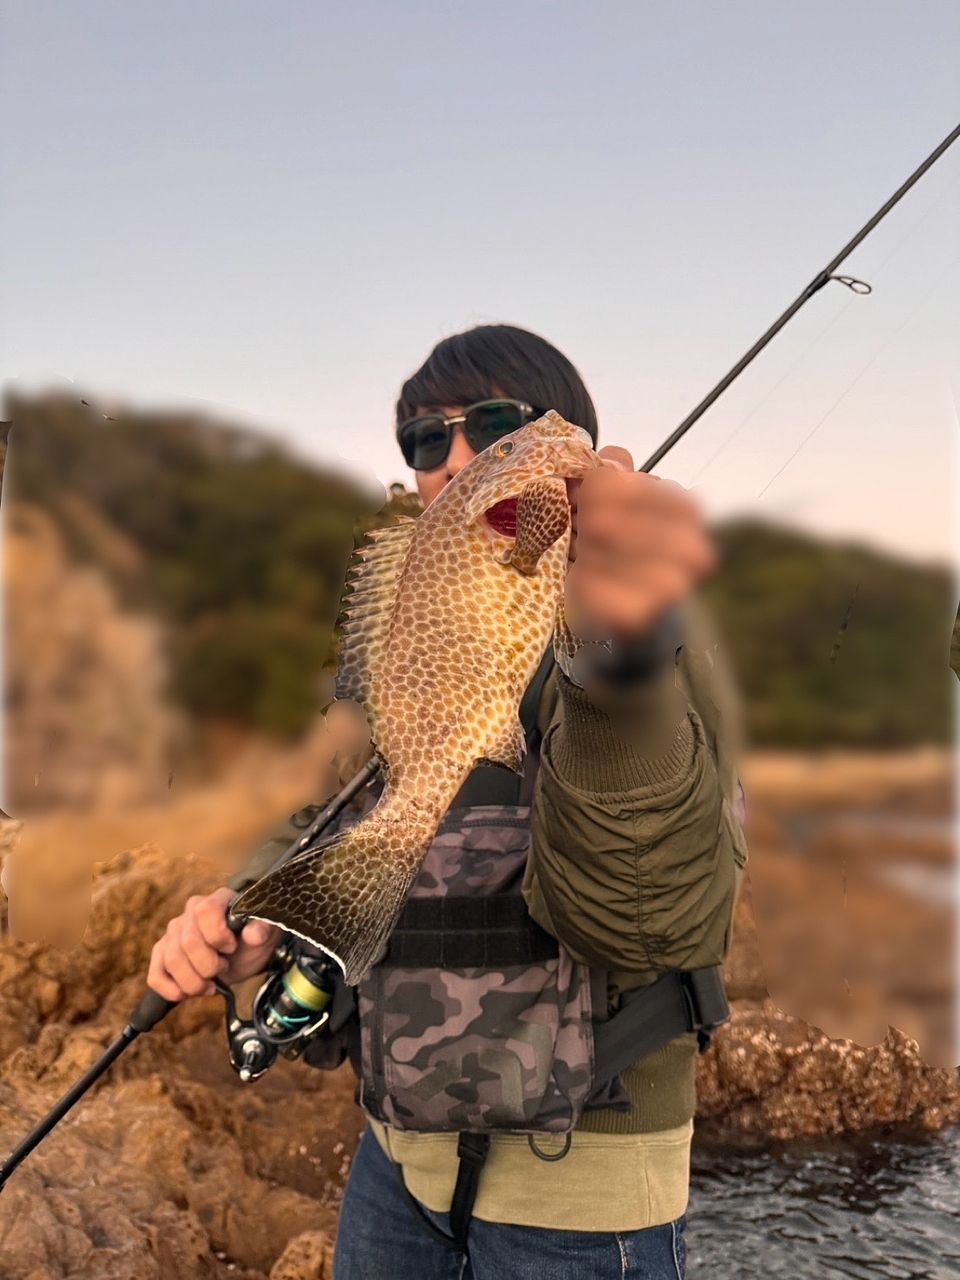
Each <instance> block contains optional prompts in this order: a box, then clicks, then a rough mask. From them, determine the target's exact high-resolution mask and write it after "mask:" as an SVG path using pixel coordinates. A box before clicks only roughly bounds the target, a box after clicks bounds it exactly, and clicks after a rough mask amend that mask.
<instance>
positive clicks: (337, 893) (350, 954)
mask: <svg viewBox="0 0 960 1280" xmlns="http://www.w3.org/2000/svg"><path fill="white" fill-rule="evenodd" d="M424 852H425V845H424ZM417 869H418V864H416V863H411V862H407V863H403V862H400V861H398V860H396V859H390V858H388V857H385V856H384V850H383V847H382V837H381V833H380V832H379V830H378V829H377V827H376V825H375V824H369V823H358V825H357V826H356V827H355V828H353V829H352V830H350V831H347V832H346V833H345V834H344V836H343V838H342V839H341V840H338V841H337V842H336V843H334V844H332V845H326V846H324V847H323V848H321V849H317V850H313V849H308V850H307V851H306V852H305V853H302V854H299V855H298V856H297V857H296V858H294V859H292V860H291V861H290V862H288V863H285V864H284V866H282V867H279V868H278V869H277V870H276V871H272V872H270V874H269V875H266V876H264V877H263V879H262V880H258V881H257V883H256V884H254V885H251V886H250V888H249V889H246V890H244V892H243V893H241V894H240V896H239V897H238V898H236V899H235V900H234V901H233V903H232V904H231V908H230V910H231V912H232V913H233V914H234V915H236V916H245V917H248V918H250V919H253V920H266V921H268V922H269V923H270V924H275V925H278V926H279V927H280V928H281V929H286V930H287V931H288V932H290V933H293V934H296V936H297V937H298V938H303V939H304V940H305V941H307V942H310V943H312V944H313V945H314V946H315V947H319V948H320V950H321V951H324V952H325V953H326V954H327V955H328V956H330V957H331V958H332V959H334V960H335V961H336V962H337V964H338V965H339V966H340V968H341V969H342V970H343V975H344V980H345V981H346V983H347V985H348V986H355V985H356V984H357V983H358V982H359V981H360V979H361V978H363V977H364V976H365V975H366V973H367V972H368V971H369V970H370V968H371V967H372V966H373V965H374V964H375V963H376V961H377V959H378V958H379V956H380V954H381V953H382V951H383V950H384V948H385V946H386V944H387V940H388V938H389V936H390V933H391V931H392V929H393V926H394V925H395V924H396V920H397V916H398V915H399V914H400V910H401V908H402V906H403V903H404V899H405V898H406V896H407V894H408V892H409V891H410V886H411V885H412V883H413V881H414V879H415V877H416V873H417Z"/></svg>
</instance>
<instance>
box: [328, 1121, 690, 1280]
mask: <svg viewBox="0 0 960 1280" xmlns="http://www.w3.org/2000/svg"><path fill="white" fill-rule="evenodd" d="M424 1212H425V1213H426V1214H427V1216H428V1217H429V1218H430V1220H431V1221H432V1222H433V1223H434V1224H435V1225H436V1226H438V1227H439V1228H440V1229H441V1230H442V1231H446V1232H448V1233H449V1231H450V1221H449V1217H448V1215H447V1214H445V1213H432V1212H431V1211H430V1210H424ZM685 1227H686V1219H685V1218H683V1217H680V1218H678V1219H677V1220H676V1222H668V1223H666V1224H665V1225H664V1226H662V1227H647V1228H646V1230H644V1231H623V1232H610V1231H556V1230H553V1229H548V1228H541V1227H513V1226H509V1225H506V1224H504V1223H495V1222H481V1221H480V1220H479V1219H477V1218H474V1220H473V1221H472V1222H471V1224H470V1235H469V1239H468V1247H469V1250H470V1256H469V1259H467V1258H465V1257H464V1256H463V1255H462V1254H460V1253H457V1252H455V1251H454V1250H452V1249H447V1248H445V1247H444V1245H443V1244H441V1243H440V1241H438V1240H434V1239H433V1237H432V1236H431V1235H430V1233H429V1231H427V1229H426V1228H425V1227H424V1226H422V1225H421V1224H420V1223H419V1222H417V1220H416V1218H415V1217H414V1214H413V1211H412V1209H411V1208H410V1206H409V1205H408V1203H407V1201H406V1200H405V1198H404V1195H403V1192H402V1191H401V1189H400V1185H399V1183H398V1181H397V1175H396V1173H395V1171H394V1168H393V1166H392V1164H391V1163H390V1161H389V1160H388V1159H387V1157H386V1156H385V1155H384V1153H383V1151H382V1149H381V1147H380V1144H379V1143H378V1142H377V1140H376V1138H375V1137H374V1136H373V1134H372V1133H371V1132H370V1131H369V1130H367V1132H366V1133H365V1134H364V1135H363V1137H362V1139H361V1140H360V1145H359V1147H358V1148H357V1153H356V1155H355V1156H354V1160H353V1168H352V1169H351V1170H350V1178H349V1180H348V1182H347V1188H346V1191H345V1192H344V1196H343V1204H342V1206H341V1209H340V1223H339V1227H338V1229H337V1248H336V1254H335V1257H334V1263H333V1277H334V1280H641V1278H642V1280H683V1278H684V1276H685V1274H686V1258H687V1251H686V1241H685V1239H684V1231H685Z"/></svg>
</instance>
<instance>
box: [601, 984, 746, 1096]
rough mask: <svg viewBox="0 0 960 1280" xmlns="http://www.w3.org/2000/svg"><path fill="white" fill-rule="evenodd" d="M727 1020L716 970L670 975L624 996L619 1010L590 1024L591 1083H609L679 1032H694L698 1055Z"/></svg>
mask: <svg viewBox="0 0 960 1280" xmlns="http://www.w3.org/2000/svg"><path fill="white" fill-rule="evenodd" d="M729 1017H730V1006H729V1005H728V1003H727V996H726V992H725V991H724V989H723V976H722V973H721V970H720V966H719V965H713V966H711V967H710V968H709V969H689V970H681V969H672V970H670V972H668V973H664V974H661V976H660V977H659V978H657V980H656V982H653V983H651V985H650V986H648V987H643V988H641V989H640V990H639V991H631V992H628V993H627V994H626V995H625V996H624V997H623V1001H622V1004H621V1007H620V1009H619V1010H618V1011H617V1012H616V1013H615V1014H614V1015H613V1017H612V1018H609V1019H608V1020H607V1021H606V1022H599V1023H596V1024H594V1028H593V1043H594V1078H595V1080H596V1081H597V1083H605V1082H606V1081H608V1080H612V1079H613V1077H614V1076H615V1075H617V1073H618V1072H620V1071H623V1070H624V1068H625V1067H629V1066H630V1065H631V1064H632V1063H634V1062H637V1061H638V1060H639V1059H640V1058H644V1057H646V1055H647V1054H648V1053H653V1052H654V1050H656V1049H662V1048H663V1046H664V1045H665V1044H668V1043H669V1042H670V1041H671V1040H673V1039H675V1038H676V1037H677V1036H680V1035H683V1034H684V1032H688V1031H695V1032H696V1033H697V1041H698V1044H699V1047H700V1052H701V1053H703V1051H704V1050H705V1049H706V1048H707V1046H708V1045H709V1043H710V1036H711V1034H712V1033H713V1031H715V1030H716V1028H717V1027H719V1026H720V1025H721V1024H722V1023H724V1022H726V1021H727V1019H728V1018H729Z"/></svg>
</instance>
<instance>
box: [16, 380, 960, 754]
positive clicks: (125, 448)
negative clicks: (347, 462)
mask: <svg viewBox="0 0 960 1280" xmlns="http://www.w3.org/2000/svg"><path fill="white" fill-rule="evenodd" d="M114 414H115V416H106V415H104V414H103V413H102V411H100V410H98V409H97V408H95V407H94V406H93V405H92V404H88V403H86V402H84V401H81V400H76V399H74V400H70V399H68V398H65V397H62V396H54V395H46V396H40V397H35V398H32V399H20V400H15V401H12V402H10V403H8V404H7V406H6V414H5V416H6V417H7V418H9V419H11V420H13V421H14V423H15V426H14V435H13V439H12V443H11V447H10V452H11V465H10V467H8V475H7V477H6V480H5V483H4V495H5V500H6V501H11V500H13V499H16V500H17V501H20V502H26V503H30V504H31V505H35V506H39V507H40V508H42V509H43V510H44V511H46V512H47V513H48V515H49V517H50V518H51V519H52V520H53V521H54V523H55V525H56V526H57V528H58V529H59V530H60V533H61V535H62V537H63V540H64V545H65V548H66V552H67V554H68V556H69V557H71V558H73V559H75V560H77V561H78V562H80V563H83V564H86V565H88V566H93V567H96V568H98V569H99V570H100V571H101V572H102V573H103V574H104V576H105V577H106V579H107V580H108V581H109V583H110V587H111V589H112V590H113V591H114V592H115V593H116V596H117V600H118V603H119V605H120V606H121V607H123V608H125V609H132V610H135V611H136V612H138V613H140V614H145V615H150V616H152V617H154V618H155V619H156V620H157V622H158V623H159V625H160V627H161V629H162V632H163V635H164V636H165V644H166V659H167V664H168V680H167V684H166V692H167V695H168V696H169V697H170V698H171V699H172V700H173V701H174V702H175V703H176V704H177V706H178V707H179V709H180V710H181V711H183V712H184V713H186V714H187V715H188V716H189V717H191V718H194V719H199V720H202V721H217V722H225V723H229V724H233V725H235V726H237V727H238V728H241V729H242V728H243V727H247V728H252V729H257V730H264V731H268V732H271V733H275V734H281V735H286V736H293V735H296V734H298V733H300V732H302V731H303V730H304V729H305V727H306V726H307V725H308V724H309V722H310V720H311V718H312V717H313V716H314V715H315V714H316V712H317V711H318V710H319V708H320V707H321V706H322V705H323V702H324V701H325V699H326V698H327V697H329V679H326V680H325V679H324V675H325V674H326V675H327V677H328V676H329V673H330V671H331V670H332V668H333V666H334V663H335V654H336V636H335V633H334V622H335V616H336V608H337V601H338V597H339V592H340V588H341V584H342V579H343V574H344V569H345V565H346V561H347V558H348V555H349V553H350V550H351V548H352V546H353V545H354V544H355V542H356V541H358V540H359V538H360V536H361V535H362V533H363V531H364V530H366V529H367V528H369V527H371V526H372V525H374V524H382V523H386V522H389V521H390V520H391V519H392V518H393V516H394V515H395V514H397V513H400V512H405V513H413V514H415V513H416V511H417V510H418V504H417V499H416V496H415V495H414V494H411V493H408V492H407V491H406V490H405V489H404V487H403V486H402V485H401V484H397V485H394V486H392V490H391V494H390V496H389V499H388V501H387V504H386V505H385V506H384V507H383V508H382V509H381V510H380V511H377V510H375V505H376V504H375V503H371V499H370V496H369V495H367V494H363V493H361V492H359V490H357V489H356V488H355V487H354V486H353V485H352V484H350V483H348V482H346V481H345V480H344V478H343V477H341V476H338V475H334V474H331V473H328V472H325V471H324V470H322V469H321V468H320V467H318V466H315V465H311V464H310V463H308V462H306V461H304V460H303V459H300V458H297V457H295V456H293V455H291V454H290V453H289V452H287V451H286V450H285V449H284V448H283V447H282V446H281V445H279V444H277V443H276V442H274V441H272V440H270V439H267V438H265V437H261V436H258V435H257V434H256V433H254V432H251V431H249V430H247V429H240V428H237V427H234V426H230V425H225V424H222V423H214V422H211V421H209V420H207V419H204V418H200V417H196V416H193V417H191V416H189V415H185V414H164V413H159V412H154V413H146V412H141V411H133V410H119V409H118V410H115V411H114ZM716 536H717V539H718V542H719V546H720V550H721V566H722V567H721V571H720V572H719V573H718V574H717V576H716V577H715V578H714V580H713V581H712V582H711V583H710V584H709V585H708V586H707V588H706V589H705V591H704V596H705V599H706V600H707V601H708V603H709V604H710V605H711V607H712V608H713V610H714V612H715V614H716V617H717V619H718V622H719V625H720V630H721V634H723V635H724V636H725V638H726V647H727V649H728V652H729V654H730V655H731V658H732V661H733V665H734V667H735V669H736V671H737V674H738V677H739V682H740V686H741V690H742V694H743V698H744V701H745V710H746V725H747V731H748V736H749V740H750V741H751V742H752V743H753V744H754V745H756V746H778V747H789V748H813V747H817V746H820V745H824V744H829V745H837V746H851V747H881V748H900V747H908V746H910V745H913V744H916V743H922V742H938V743H945V742H948V741H949V740H950V737H951V732H952V728H951V703H950V697H949V686H948V683H947V669H948V663H949V662H950V661H951V659H950V657H949V644H950V623H951V621H952V619H953V618H954V616H957V595H956V587H955V585H954V584H953V582H952V580H951V577H950V575H949V573H948V572H947V570H946V569H945V568H937V567H935V566H933V567H925V566H918V565H916V564H913V563H908V562H901V561H898V560H896V559H895V558H893V557H890V556H885V555H882V554H880V553H878V552H877V551H875V550H872V549H870V548H868V547H863V546H855V545H846V544H834V543H829V542H824V541H818V540H816V539H814V538H812V537H810V536H809V535H806V534H802V533H800V532H798V531H796V530H792V529H788V528H784V527H780V526H776V525H771V524H763V523H760V522H757V521H752V520H737V521H731V522H728V523H726V524H723V525H721V526H719V527H718V528H717V529H716ZM958 628H960V623H958ZM958 628H955V629H954V641H953V658H952V661H953V664H954V666H955V668H956V667H957V665H958V657H957V653H958V650H960V629H958Z"/></svg>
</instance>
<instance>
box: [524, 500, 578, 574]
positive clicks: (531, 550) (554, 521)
mask: <svg viewBox="0 0 960 1280" xmlns="http://www.w3.org/2000/svg"><path fill="white" fill-rule="evenodd" d="M569 528H570V503H569V502H568V500H567V486H566V484H565V483H564V482H563V481H562V480H561V479H560V478H559V477H557V476H548V477H546V478H545V479H543V480H534V481H532V482H531V483H530V484H528V485H525V486H524V488H523V491H522V492H521V494H520V497H519V499H518V500H517V537H516V540H515V542H514V544H513V551H512V554H511V556H510V564H511V565H512V566H513V568H514V569H516V570H517V572H518V573H523V574H526V575H528V576H529V575H530V574H532V573H536V570H537V565H538V564H539V563H540V557H541V556H542V555H543V553H544V552H545V551H547V550H549V548H550V547H552V546H553V544H554V543H555V542H556V541H557V539H558V538H560V537H562V536H563V535H564V533H565V532H566V531H567V530H568V529H569Z"/></svg>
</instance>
